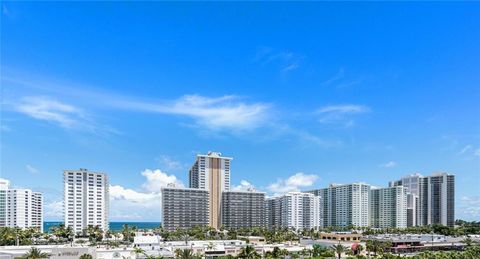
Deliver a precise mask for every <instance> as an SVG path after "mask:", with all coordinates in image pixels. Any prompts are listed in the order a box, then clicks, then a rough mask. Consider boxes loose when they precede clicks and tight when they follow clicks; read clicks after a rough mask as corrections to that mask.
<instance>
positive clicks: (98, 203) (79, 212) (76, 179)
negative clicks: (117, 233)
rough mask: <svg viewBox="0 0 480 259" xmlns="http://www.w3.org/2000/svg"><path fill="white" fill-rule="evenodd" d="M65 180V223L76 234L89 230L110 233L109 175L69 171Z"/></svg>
mask: <svg viewBox="0 0 480 259" xmlns="http://www.w3.org/2000/svg"><path fill="white" fill-rule="evenodd" d="M63 177H64V178H63V179H64V222H65V226H66V227H71V228H72V229H73V230H74V232H75V233H81V232H82V231H83V230H84V229H86V228H87V227H88V226H99V227H100V228H101V229H102V230H103V231H107V230H108V229H109V225H108V213H109V184H108V176H107V174H105V173H100V172H92V171H88V170H87V169H79V170H65V171H64V172H63Z"/></svg>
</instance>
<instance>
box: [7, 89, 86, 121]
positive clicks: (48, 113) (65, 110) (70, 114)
mask: <svg viewBox="0 0 480 259" xmlns="http://www.w3.org/2000/svg"><path fill="white" fill-rule="evenodd" d="M15 108H16V110H17V111H18V112H20V113H23V114H26V115H28V116H30V117H32V118H35V119H38V120H44V121H48V122H51V123H54V124H57V125H59V126H61V127H64V128H72V127H75V126H77V125H78V124H79V121H80V120H84V118H85V115H84V112H83V111H82V110H80V109H79V108H77V107H74V106H72V105H69V104H66V103H62V102H60V101H57V100H55V99H53V98H50V97H45V96H28V97H24V98H22V99H21V100H20V102H19V103H18V104H16V105H15Z"/></svg>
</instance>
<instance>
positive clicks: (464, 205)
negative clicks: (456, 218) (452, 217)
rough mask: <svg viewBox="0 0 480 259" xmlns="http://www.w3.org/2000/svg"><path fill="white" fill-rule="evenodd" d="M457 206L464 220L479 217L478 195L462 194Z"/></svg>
mask: <svg viewBox="0 0 480 259" xmlns="http://www.w3.org/2000/svg"><path fill="white" fill-rule="evenodd" d="M459 207H460V213H461V214H462V215H463V217H466V218H465V220H477V219H478V218H479V217H480V196H463V197H462V198H461V199H460V206H459Z"/></svg>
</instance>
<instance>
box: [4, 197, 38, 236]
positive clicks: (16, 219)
mask: <svg viewBox="0 0 480 259" xmlns="http://www.w3.org/2000/svg"><path fill="white" fill-rule="evenodd" d="M6 214H7V220H6V226H7V227H19V228H22V229H25V228H36V229H38V230H40V231H41V232H43V197H42V194H41V193H39V192H32V190H29V189H8V190H7V213H6Z"/></svg>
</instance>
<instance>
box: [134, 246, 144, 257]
mask: <svg viewBox="0 0 480 259" xmlns="http://www.w3.org/2000/svg"><path fill="white" fill-rule="evenodd" d="M133 253H135V254H136V255H139V254H144V253H145V250H143V249H142V248H140V247H134V248H133Z"/></svg>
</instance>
